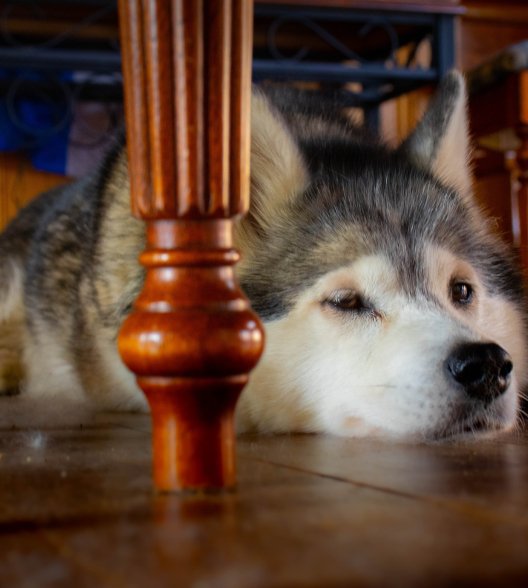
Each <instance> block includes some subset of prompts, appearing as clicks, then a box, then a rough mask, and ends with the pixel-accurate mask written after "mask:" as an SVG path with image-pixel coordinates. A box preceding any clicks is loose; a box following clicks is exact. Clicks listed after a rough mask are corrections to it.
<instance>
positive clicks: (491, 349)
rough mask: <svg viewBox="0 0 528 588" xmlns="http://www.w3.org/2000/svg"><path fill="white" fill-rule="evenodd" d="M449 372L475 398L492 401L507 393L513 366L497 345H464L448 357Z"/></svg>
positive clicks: (509, 358)
mask: <svg viewBox="0 0 528 588" xmlns="http://www.w3.org/2000/svg"><path fill="white" fill-rule="evenodd" d="M447 369H448V370H449V373H450V374H451V375H452V376H453V378H454V379H455V380H456V381H457V382H458V383H459V384H462V386H464V389H465V391H466V393H467V394H468V395H469V396H470V397H471V398H475V399H478V400H484V401H486V402H491V401H492V400H494V399H495V398H497V397H498V396H500V395H501V394H503V393H504V392H506V390H507V388H508V386H509V385H510V380H511V377H510V376H511V371H512V369H513V364H512V361H511V357H510V356H509V355H508V353H507V352H506V351H505V350H504V349H503V348H502V347H499V346H498V345H495V343H464V344H462V345H460V346H459V347H456V348H455V349H454V350H453V351H452V353H451V355H450V356H449V357H448V358H447Z"/></svg>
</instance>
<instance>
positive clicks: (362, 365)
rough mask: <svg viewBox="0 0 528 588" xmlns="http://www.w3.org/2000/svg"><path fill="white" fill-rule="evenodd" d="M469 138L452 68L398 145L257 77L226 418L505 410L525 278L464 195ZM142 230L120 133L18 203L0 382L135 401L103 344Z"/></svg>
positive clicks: (333, 426)
mask: <svg viewBox="0 0 528 588" xmlns="http://www.w3.org/2000/svg"><path fill="white" fill-rule="evenodd" d="M467 145H468V139H467V131H466V123H465V105H464V89H463V83H462V80H461V78H460V77H459V76H458V75H457V74H451V75H450V76H449V77H448V78H446V80H445V81H444V82H443V84H442V87H441V88H440V91H439V93H438V95H437V97H436V99H435V100H434V101H433V104H432V106H431V107H430V109H429V111H428V112H427V113H426V115H425V117H424V119H423V120H422V122H421V123H420V125H419V126H418V128H417V129H416V131H415V132H414V133H413V134H412V135H411V137H409V138H408V139H407V140H406V141H405V142H404V144H403V145H402V146H401V147H400V148H399V149H397V150H389V149H388V148H386V147H384V146H382V145H380V144H378V143H376V142H374V141H372V140H370V139H368V138H367V137H366V136H365V135H364V134H363V133H361V132H359V131H358V130H357V129H355V128H354V127H353V126H352V125H350V124H349V123H348V121H347V120H346V119H345V118H343V117H342V116H341V115H340V114H339V113H328V112H323V111H322V110H321V108H320V107H318V106H317V105H316V104H313V103H311V102H310V101H303V100H302V99H300V98H299V96H297V97H296V98H295V100H291V97H290V98H288V94H285V95H282V97H281V96H280V95H279V96H273V95H271V97H270V96H265V95H264V94H261V93H258V92H257V93H256V94H255V96H254V100H253V115H252V178H251V179H252V188H251V190H252V191H251V211H250V214H249V216H248V218H246V219H245V220H243V221H241V223H240V225H239V226H238V227H237V232H236V241H237V245H238V247H239V248H240V249H241V250H242V254H243V261H242V262H241V264H240V267H239V270H238V271H239V278H240V280H241V284H242V286H243V288H244V290H245V291H246V293H247V295H248V296H249V298H250V300H251V302H252V304H253V306H254V308H255V309H256V310H257V312H258V313H259V314H260V316H261V317H262V318H263V320H264V321H265V323H266V331H267V348H266V351H265V354H264V357H263V359H262V361H261V363H260V364H259V366H258V367H257V369H256V370H255V372H254V373H253V375H252V377H251V381H250V384H249V385H248V387H247V389H246V390H245V391H244V393H243V395H242V398H241V401H240V403H239V408H238V411H237V418H238V428H239V430H259V431H266V432H278V431H310V432H311V431H314V432H316V431H329V432H335V433H339V434H346V435H351V436H354V435H368V434H376V435H379V434H381V435H391V436H418V437H420V438H438V437H443V436H448V435H452V434H457V433H464V432H467V431H473V432H475V431H487V430H497V429H504V428H508V427H511V426H512V425H513V424H514V422H515V420H516V415H517V407H518V399H519V395H520V390H521V387H522V386H523V385H524V382H525V380H526V377H527V370H526V367H525V364H526V341H525V325H524V298H523V289H522V283H521V277H520V274H519V272H518V271H517V269H516V267H515V264H514V262H513V261H512V258H511V256H510V254H509V253H508V251H507V249H506V248H505V247H504V246H503V245H502V244H501V242H500V241H499V240H498V239H497V238H496V237H494V236H492V234H491V232H490V231H489V229H488V227H487V222H486V221H485V220H484V218H483V217H482V216H481V215H480V213H479V211H478V210H477V209H476V207H475V206H474V204H473V202H472V199H471V194H470V191H471V188H470V177H469V172H468V165H467V149H468V147H467ZM143 235H144V231H143V225H142V223H141V222H140V221H138V220H135V219H134V218H133V217H132V216H131V214H130V212H129V189H128V176H127V169H126V158H125V154H124V149H123V148H122V147H117V148H116V149H115V151H114V152H113V153H112V154H111V155H110V156H109V157H108V159H107V161H106V163H105V165H104V166H103V168H102V169H101V170H100V171H99V172H97V173H96V174H95V175H94V176H92V177H91V178H88V179H86V180H85V181H83V182H80V183H78V184H75V185H71V186H69V187H67V188H64V189H58V190H54V191H52V192H50V193H47V194H45V195H43V196H41V197H40V198H38V199H37V200H36V201H34V202H33V203H32V204H31V205H29V207H27V208H26V209H24V210H23V211H22V212H21V213H20V214H19V216H18V217H17V218H16V219H15V220H14V221H13V223H12V224H11V225H10V226H9V227H8V228H7V229H6V231H5V232H4V234H3V235H2V237H1V238H0V276H1V282H0V389H1V390H2V391H3V392H4V393H7V392H10V391H15V390H17V391H18V390H20V392H21V394H20V396H21V397H24V396H25V397H27V398H29V399H31V398H43V397H50V396H52V395H53V394H55V395H56V396H57V398H56V399H55V401H56V402H60V401H61V398H63V397H64V396H68V397H72V396H73V397H77V398H79V399H86V398H89V399H91V400H92V401H93V403H94V404H95V405H96V406H100V407H102V408H105V409H144V408H146V405H145V400H144V398H143V395H142V393H141V392H140V391H139V389H138V388H137V386H136V384H135V380H134V378H133V376H132V374H130V372H128V371H127V369H126V368H125V367H124V366H123V364H122V363H121V361H120V359H119V356H118V354H117V349H116V345H115V340H116V335H117V332H118V329H119V326H120V324H121V322H122V320H123V318H124V317H125V316H126V314H127V313H128V312H129V311H130V308H131V305H132V303H133V301H134V299H135V297H136V295H137V293H138V292H139V290H140V289H141V285H142V280H143V273H142V270H141V268H140V267H139V265H138V263H137V256H138V254H139V252H140V251H141V250H142V249H143V246H144V236H143ZM512 366H513V367H512ZM50 402H54V400H53V399H50ZM0 410H1V404H0Z"/></svg>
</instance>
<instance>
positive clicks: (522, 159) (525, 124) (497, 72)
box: [469, 42, 528, 269]
mask: <svg viewBox="0 0 528 588" xmlns="http://www.w3.org/2000/svg"><path fill="white" fill-rule="evenodd" d="M516 51H517V52H519V51H522V52H523V53H525V54H526V64H527V65H528V42H526V43H523V44H520V45H516V46H513V47H511V48H509V49H506V50H505V51H504V52H503V53H502V54H501V55H500V56H498V57H496V58H495V59H494V60H491V61H490V62H488V63H486V64H484V65H483V66H481V67H480V68H478V69H477V70H474V71H473V72H472V73H471V74H470V77H469V83H470V90H471V94H470V100H469V106H470V125H471V131H472V134H473V137H474V139H475V141H476V143H477V145H478V148H477V151H476V158H475V169H476V178H477V194H478V195H479V197H480V199H481V201H482V202H483V204H484V205H486V206H487V208H488V209H490V210H491V213H492V215H493V216H495V217H497V218H498V219H500V220H499V228H500V229H501V230H502V232H504V233H505V235H506V236H507V237H509V238H511V240H512V241H513V243H514V244H515V245H516V246H517V247H518V248H519V251H520V256H521V261H522V264H523V267H524V268H525V269H528V69H524V67H523V61H522V59H520V60H519V61H517V62H514V61H511V60H509V59H508V54H509V53H511V52H516ZM508 64H510V65H511V67H509V66H508ZM517 66H519V67H517Z"/></svg>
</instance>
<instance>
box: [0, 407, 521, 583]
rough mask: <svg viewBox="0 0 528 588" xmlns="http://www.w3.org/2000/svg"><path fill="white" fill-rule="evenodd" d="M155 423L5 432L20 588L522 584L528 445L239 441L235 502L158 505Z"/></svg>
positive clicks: (10, 528) (0, 499) (5, 569)
mask: <svg viewBox="0 0 528 588" xmlns="http://www.w3.org/2000/svg"><path fill="white" fill-rule="evenodd" d="M149 437H150V425H149V420H148V418H147V417H143V416H134V415H132V416H130V415H129V416H126V415H119V416H113V417H102V418H100V420H99V422H98V423H94V424H92V425H89V426H85V427H83V428H82V429H77V430H55V431H50V432H48V433H46V432H42V431H39V432H36V431H26V430H18V431H12V430H4V431H1V432H0V464H1V468H2V478H1V480H2V483H1V484H0V504H2V508H1V509H0V531H1V533H0V549H1V552H2V557H1V558H0V577H1V578H2V585H5V586H17V587H23V588H25V587H28V588H29V587H35V586H38V587H39V588H48V587H53V588H62V587H65V588H66V587H68V588H69V587H70V586H76V587H79V588H83V587H93V586H100V587H101V588H107V587H108V588H119V587H123V588H124V587H126V588H136V587H137V588H139V587H147V586H156V587H159V588H164V587H173V586H197V587H198V586H214V587H215V588H216V587H217V586H218V587H223V586H225V587H229V588H231V587H239V586H240V587H246V586H247V587H251V588H259V587H263V588H264V587H265V588H268V587H273V586H281V587H284V586H314V587H315V586H325V587H327V586H328V587H334V586H343V587H345V586H346V587H349V586H380V587H381V586H383V587H387V586H402V587H413V586H416V587H423V586H435V587H440V586H442V587H444V586H445V587H448V586H479V587H480V586H486V587H489V586H501V587H503V586H508V587H514V586H526V585H527V582H528V557H527V552H528V438H527V436H526V435H525V434H511V435H508V436H505V437H504V438H502V439H496V440H487V441H480V442H472V441H466V442H458V443H453V442H451V443H436V444H431V445H418V444H405V443H382V442H376V441H367V440H351V439H342V438H332V437H323V436H309V435H305V436H278V437H261V438H251V437H248V438H244V437H243V438H241V439H240V441H239V450H238V462H239V464H238V466H239V467H238V470H239V473H238V476H239V480H240V485H239V490H238V491H237V493H235V494H233V493H221V494H216V495H205V496H204V495H202V496H200V495H198V496H195V495H159V494H155V493H153V492H152V489H151V480H150V476H149V473H148V463H149V461H150V457H151V456H150V451H149V445H148V439H149Z"/></svg>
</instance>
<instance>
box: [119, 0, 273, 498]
mask: <svg viewBox="0 0 528 588" xmlns="http://www.w3.org/2000/svg"><path fill="white" fill-rule="evenodd" d="M119 9H120V26H121V38H122V54H123V72H124V81H125V107H126V117H127V146H128V155H129V168H130V181H131V191H132V208H133V211H134V213H135V214H136V215H138V216H140V217H141V218H144V219H145V220H146V221H147V248H146V250H145V251H144V253H143V254H142V255H141V263H142V264H143V265H144V266H145V268H146V270H147V273H146V280H145V285H144V289H143V291H142V292H141V294H140V296H139V298H138V300H137V301H136V304H135V307H134V310H133V312H132V313H131V315H130V316H129V317H128V319H127V320H126V321H125V323H124V324H123V327H122V330H121V333H120V336H119V349H120V352H121V355H122V357H123V360H124V361H125V363H126V364H127V366H128V367H129V368H130V369H131V370H132V371H133V372H134V373H135V374H136V375H137V381H138V384H139V386H140V387H141V388H142V389H143V391H144V392H145V394H146V396H147V398H148V401H149V404H150V407H151V411H152V421H153V452H154V453H153V459H154V481H155V485H156V487H157V488H158V489H160V490H176V489H210V488H226V487H232V486H233V485H234V483H235V437H234V427H233V414H234V409H235V404H236V401H237V398H238V396H239V394H240V392H241V390H242V388H243V386H244V384H245V383H246V381H247V377H248V372H249V371H250V370H251V369H252V368H253V367H254V365H255V364H256V362H257V361H258V358H259V357H260V354H261V352H262V345H263V332H262V327H261V325H260V323H259V320H258V318H257V317H256V316H255V314H254V313H253V312H252V311H251V309H250V307H249V303H248V301H247V300H246V298H245V297H244V295H243V294H242V292H241V291H240V289H239V287H238V285H237V283H236V280H235V276H234V264H235V263H236V262H237V260H238V253H237V252H236V251H235V250H234V249H233V246H232V228H233V227H232V224H233V220H232V219H233V217H235V216H237V215H240V214H243V213H244V212H245V211H246V209H247V206H248V189H249V104H250V91H251V51H252V26H253V23H252V3H251V2H249V1H246V0H231V1H229V0H120V4H119Z"/></svg>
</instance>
